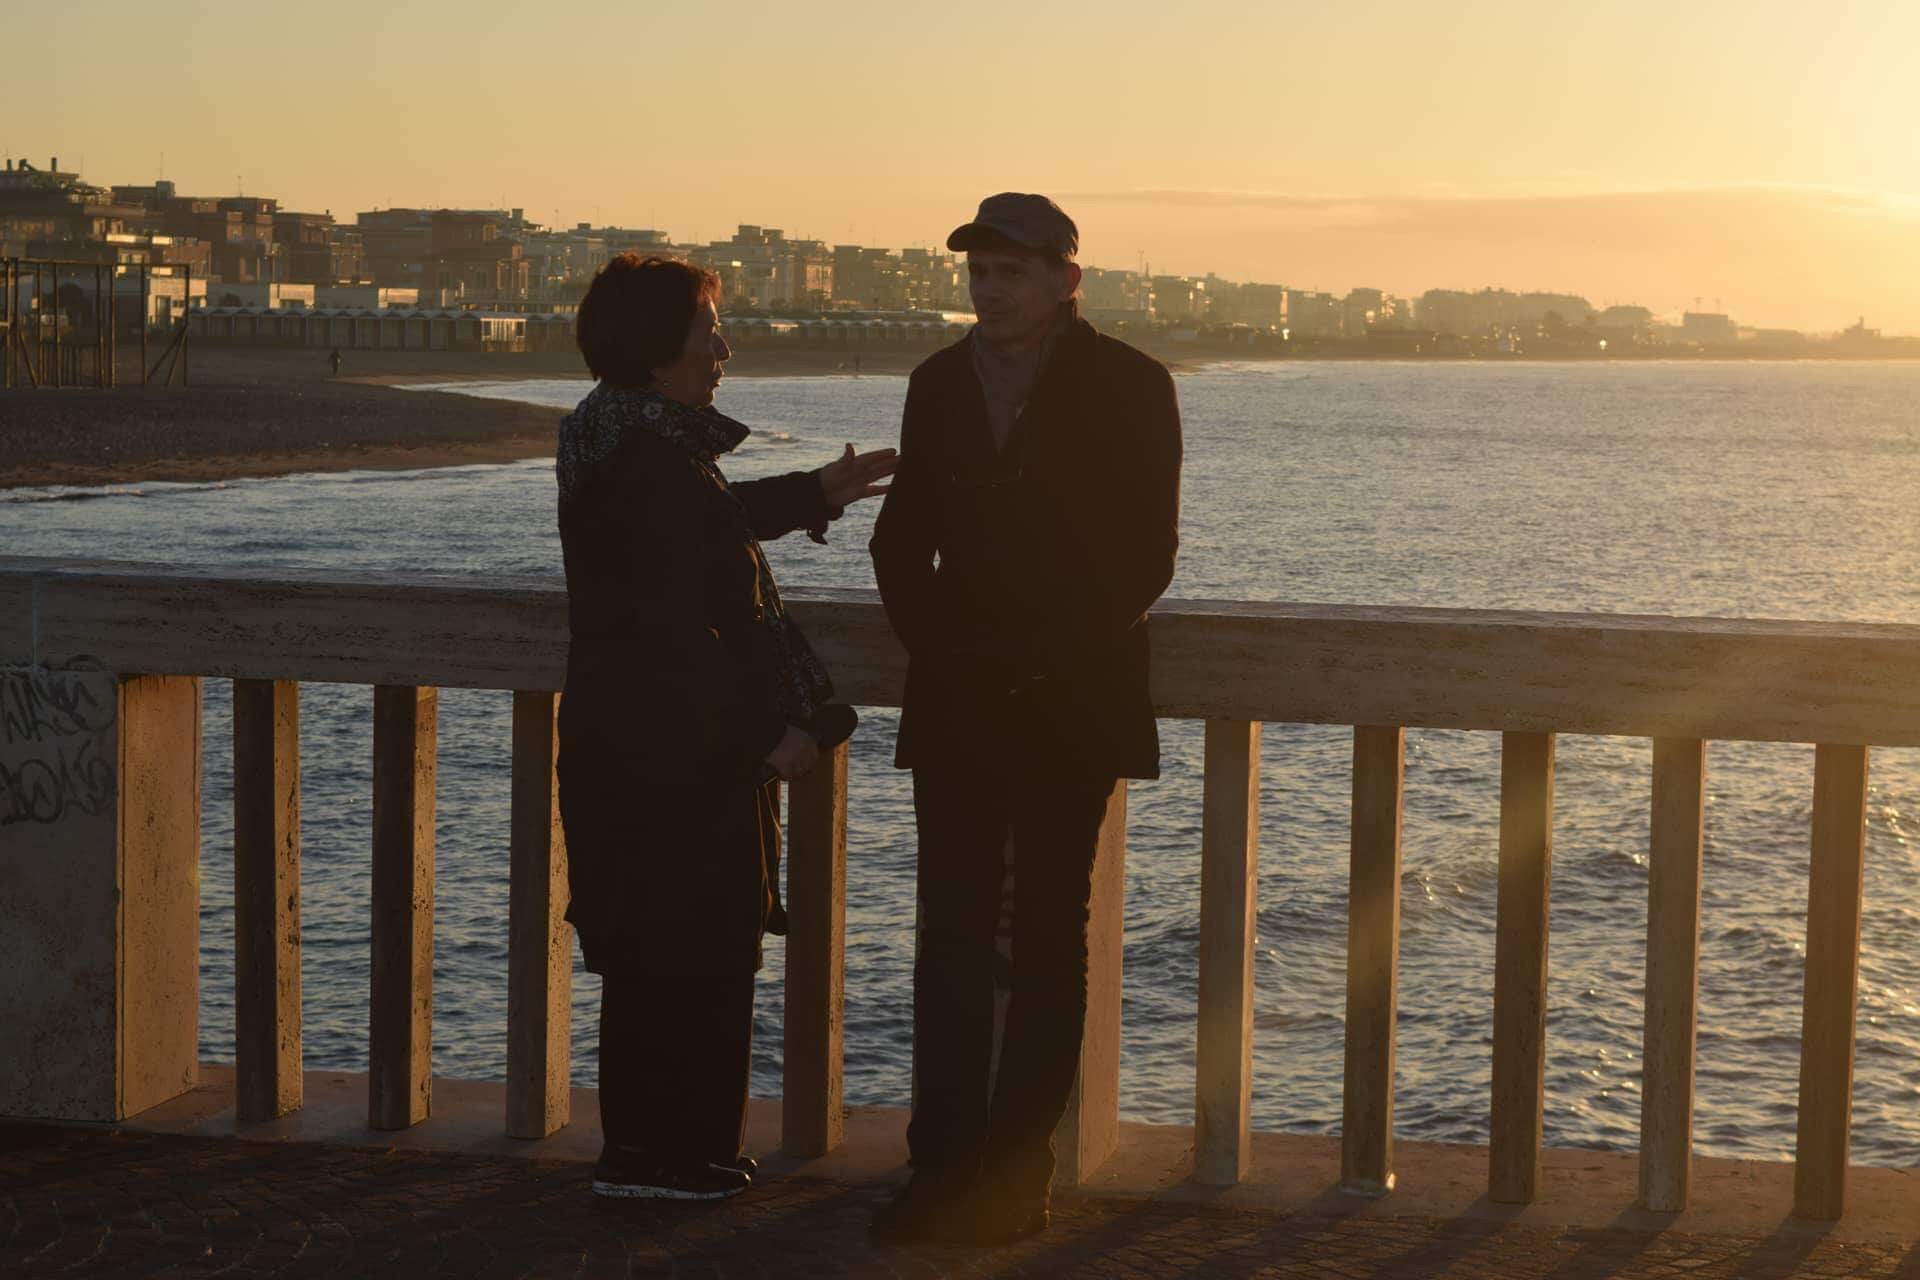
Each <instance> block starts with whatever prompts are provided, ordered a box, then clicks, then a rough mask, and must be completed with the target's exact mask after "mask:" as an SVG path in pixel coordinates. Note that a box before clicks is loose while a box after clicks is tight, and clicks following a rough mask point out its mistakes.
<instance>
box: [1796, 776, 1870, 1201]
mask: <svg viewBox="0 0 1920 1280" xmlns="http://www.w3.org/2000/svg"><path fill="white" fill-rule="evenodd" d="M1866 842H1867V749H1866V748H1865V747H1849V746H1833V745H1828V744H1822V745H1820V746H1818V747H1815V748H1814V759H1813V859H1812V866H1811V869H1810V871H1809V877H1808V886H1807V971H1806V994H1805V998H1804V1002H1803V1004H1802V1006H1801V1014H1800V1129H1799V1134H1798V1139H1797V1141H1796V1143H1795V1146H1794V1167H1793V1211H1794V1213H1795V1214H1797V1215H1798V1216H1800V1217H1802V1218H1811V1219H1813V1220H1815V1221H1818V1222H1832V1221H1834V1220H1836V1219H1838V1218H1839V1217H1840V1213H1841V1210H1842V1209H1843V1208H1844V1207H1845V1204H1846V1196H1847V1145H1848V1132H1847V1130H1848V1125H1849V1123H1850V1120H1851V1116H1852V1112H1853V1033H1854V1018H1855V1013H1856V1001H1857V998H1858V986H1859V978H1860V906H1861V897H1862V893H1863V890H1864V885H1863V873H1864V870H1865V860H1866Z"/></svg>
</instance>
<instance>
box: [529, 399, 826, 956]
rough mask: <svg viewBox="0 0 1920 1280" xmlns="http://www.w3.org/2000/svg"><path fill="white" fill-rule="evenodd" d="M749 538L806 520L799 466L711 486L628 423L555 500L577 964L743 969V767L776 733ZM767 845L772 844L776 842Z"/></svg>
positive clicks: (756, 790)
mask: <svg viewBox="0 0 1920 1280" xmlns="http://www.w3.org/2000/svg"><path fill="white" fill-rule="evenodd" d="M736 500H737V501H739V502H740V503H741V504H742V505H744V506H745V508H746V511H747V516H748V520H749V521H750V523H751V526H752V530H753V533H754V535H755V537H757V538H762V539H772V538H777V537H779V536H781V535H782V534H784V533H787V532H789V531H791V530H794V529H800V528H806V527H808V526H809V525H815V524H822V523H824V522H825V521H826V520H827V519H829V518H830V517H831V516H833V515H837V514H838V512H837V511H834V510H833V509H832V508H830V507H828V505H827V502H826V498H825V497H824V495H823V494H822V492H821V487H820V475H819V473H818V472H796V473H794V474H792V475H785V476H776V477H772V478H770V479H766V480H752V481H746V482H743V483H741V484H737V485H732V486H731V487H730V489H729V486H728V485H727V484H726V482H725V481H724V480H721V479H719V478H718V475H717V473H710V472H706V471H704V470H703V469H702V468H701V467H699V466H698V465H696V464H695V461H694V459H692V458H690V457H689V456H688V455H687V454H686V453H684V452H683V451H681V450H680V449H679V448H677V447H676V446H675V445H673V444H670V443H668V442H667V441H666V440H664V439H662V438H660V437H658V436H655V435H652V434H649V433H647V432H644V431H638V430H634V431H629V432H627V433H626V434H625V435H624V436H623V437H622V438H621V440H620V443H619V445H618V447H617V448H615V449H614V451H613V452H612V454H611V455H610V456H608V457H607V458H606V459H605V460H604V461H602V462H601V463H599V464H598V465H596V466H595V467H594V468H593V472H592V475H591V477H590V478H589V479H587V480H585V481H583V482H582V486H581V493H580V494H579V495H578V497H577V498H575V499H574V500H573V501H571V502H563V503H562V505H561V511H560V536H561V544H562V547H563V550H564V552H565V557H566V567H567V612H568V618H569V622H570V625H571V631H572V643H571V645H570V646H569V648H568V652H567V684H566V694H565V697H564V698H563V699H562V701H561V706H560V808H561V815H562V817H563V819H564V821H565V823H566V835H567V862H568V873H569V878H570V882H571V883H570V887H571V890H572V898H571V903H570V905H569V906H568V909H567V918H568V919H569V920H571V921H572V922H573V923H574V925H575V927H576V928H577V929H578V930H579V932H580V940H581V945H582V950H583V951H584V952H585V954H586V961H587V967H588V968H589V969H591V970H593V971H594V972H596V973H605V972H608V971H618V972H634V973H653V974H673V973H694V974H718V973H750V972H752V971H753V970H754V969H756V968H757V967H758V966H759V963H760V935H761V931H762V929H763V928H764V927H765V925H766V922H767V917H768V912H769V910H770V909H771V908H772V906H773V903H774V900H775V899H774V893H773V887H772V885H771V884H770V882H769V878H768V874H767V869H768V866H769V865H770V864H771V863H772V862H773V861H774V857H773V856H770V855H776V851H777V847H778V846H777V841H778V840H779V827H778V824H777V821H776V819H775V816H774V814H773V812H772V800H771V796H770V795H769V793H768V791H767V789H766V788H763V787H760V786H757V785H755V783H754V781H753V771H754V769H755V768H756V767H757V766H758V765H759V764H760V761H761V760H762V758H764V757H765V756H766V754H767V753H768V752H770V751H772V750H773V748H774V746H775V745H776V744H777V743H778V742H779V741H780V737H781V735H782V734H784V733H785V732H786V718H785V717H784V716H783V715H782V714H781V710H780V706H779V704H778V701H777V699H776V697H775V692H774V690H775V680H776V676H775V673H774V669H773V666H772V659H771V655H770V653H769V650H768V648H767V646H766V644H765V643H764V640H763V635H762V631H761V627H760V625H759V623H758V621H757V620H756V609H757V607H758V603H759V587H758V582H757V578H756V573H755V562H754V555H755V550H754V548H753V546H752V544H751V543H750V542H748V541H747V540H746V539H744V538H743V537H741V536H740V535H739V534H738V533H737V531H736V529H735V526H734V523H733V521H732V520H731V518H730V516H729V513H728V505H729V504H730V503H732V502H734V501H736ZM776 856H777V855H776Z"/></svg>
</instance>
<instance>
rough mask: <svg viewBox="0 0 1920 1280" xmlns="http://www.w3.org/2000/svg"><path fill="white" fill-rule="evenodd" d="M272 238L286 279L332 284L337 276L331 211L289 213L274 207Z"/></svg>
mask: <svg viewBox="0 0 1920 1280" xmlns="http://www.w3.org/2000/svg"><path fill="white" fill-rule="evenodd" d="M273 240H274V243H275V244H276V245H278V246H279V247H280V252H281V256H282V258H283V259H284V261H285V274H286V279H287V280H289V281H291V282H294V283H297V284H331V283H333V282H334V281H335V280H338V279H340V274H339V272H340V262H339V253H338V249H337V247H336V245H335V242H334V240H333V215H332V214H330V213H289V212H287V211H285V210H280V209H276V210H275V211H274V214H273ZM347 279H349V280H351V279H353V277H352V276H348V277H347Z"/></svg>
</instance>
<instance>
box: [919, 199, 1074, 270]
mask: <svg viewBox="0 0 1920 1280" xmlns="http://www.w3.org/2000/svg"><path fill="white" fill-rule="evenodd" d="M995 236H1004V237H1005V238H1007V239H1008V240H1011V241H1013V242H1014V243H1015V244H1019V245H1025V246H1026V247H1027V248H1029V249H1038V250H1040V251H1041V252H1043V253H1058V254H1063V255H1065V256H1066V257H1069V258H1071V257H1073V256H1074V255H1075V254H1077V253H1079V252H1080V228H1078V227H1076V226H1074V225H1073V219H1072V218H1069V217H1068V216H1067V215H1066V213H1065V212H1063V211H1062V210H1061V208H1060V206H1059V205H1057V204H1055V203H1054V202H1053V201H1051V200H1049V199H1047V198H1046V197H1045V196H1039V195H1029V194H1027V193H1025V192H1019V191H1002V192H1001V193H1000V194H999V195H997V196H988V197H987V198H986V199H985V200H982V201H981V202H980V212H978V213H976V214H974V215H973V221H972V222H969V223H967V224H966V225H964V226H959V227H955V228H954V229H953V234H952V235H950V236H948V237H947V248H949V249H951V250H952V251H953V252H955V253H965V252H966V251H967V250H969V249H977V248H980V247H981V246H982V244H984V243H991V241H992V239H993V237H995Z"/></svg>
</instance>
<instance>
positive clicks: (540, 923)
mask: <svg viewBox="0 0 1920 1280" xmlns="http://www.w3.org/2000/svg"><path fill="white" fill-rule="evenodd" d="M559 705H560V698H559V695H557V694H553V693H546V692H521V693H515V694H514V695H513V781H512V817H511V819H510V824H509V825H510V827H511V831H512V837H511V854H510V863H511V872H510V877H511V878H510V882H509V889H508V907H507V1136H509V1137H513V1138H544V1137H546V1136H547V1135H548V1134H551V1133H553V1132H555V1131H556V1130H558V1129H561V1128H563V1127H565V1125H566V1123H567V1121H568V1119H569V1118H570V1116H571V1104H572V1094H571V1092H570V1069H571V1066H572V1051H571V1048H572V1047H571V1044H570V1040H569V1035H570V1032H571V1029H572V1008H571V1005H572V999H573V933H572V931H571V929H569V927H568V925H567V920H566V911H565V907H564V904H565V902H566V900H567V847H566V843H565V840H564V839H563V837H562V835H561V831H560V792H559V787H558V781H557V779H556V777H555V774H554V765H555V762H556V760H557V758H558V754H559V736H558V734H557V733H556V732H555V722H554V717H555V714H556V713H557V712H558V710H559Z"/></svg>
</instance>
